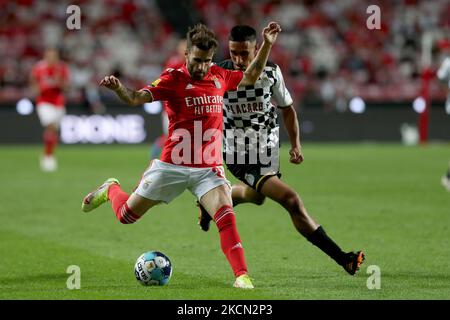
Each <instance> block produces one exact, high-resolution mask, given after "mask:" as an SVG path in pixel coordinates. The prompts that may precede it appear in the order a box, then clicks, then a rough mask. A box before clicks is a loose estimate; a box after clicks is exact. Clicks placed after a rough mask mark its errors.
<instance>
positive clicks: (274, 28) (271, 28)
mask: <svg viewBox="0 0 450 320" xmlns="http://www.w3.org/2000/svg"><path fill="white" fill-rule="evenodd" d="M280 32H281V27H280V25H279V24H278V23H276V22H273V21H272V22H270V23H269V25H268V26H267V27H265V28H264V29H263V32H262V36H263V39H264V41H265V42H268V43H270V44H271V45H272V44H274V43H275V41H276V40H277V37H278V34H279V33H280Z"/></svg>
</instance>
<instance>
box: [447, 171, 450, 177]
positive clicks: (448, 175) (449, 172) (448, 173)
mask: <svg viewBox="0 0 450 320" xmlns="http://www.w3.org/2000/svg"><path fill="white" fill-rule="evenodd" d="M447 179H450V169H449V170H448V171H447Z"/></svg>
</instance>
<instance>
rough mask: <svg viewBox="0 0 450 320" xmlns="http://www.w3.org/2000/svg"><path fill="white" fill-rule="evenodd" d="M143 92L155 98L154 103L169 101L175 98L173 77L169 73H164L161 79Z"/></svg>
mask: <svg viewBox="0 0 450 320" xmlns="http://www.w3.org/2000/svg"><path fill="white" fill-rule="evenodd" d="M141 90H146V91H148V92H150V93H151V94H152V96H153V101H164V100H169V99H170V97H171V96H173V77H172V76H171V74H170V73H169V72H164V73H163V74H162V75H161V77H160V78H158V79H156V80H155V81H153V82H152V83H151V84H149V85H147V86H145V87H143V88H142V89H141Z"/></svg>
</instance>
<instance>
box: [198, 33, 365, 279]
mask: <svg viewBox="0 0 450 320" xmlns="http://www.w3.org/2000/svg"><path fill="white" fill-rule="evenodd" d="M229 49H230V56H231V60H226V61H223V62H222V63H219V64H218V65H219V66H221V67H223V68H225V69H228V70H242V71H245V70H247V68H248V67H249V65H250V62H251V61H252V60H253V58H254V57H255V55H256V54H257V52H258V48H257V44H256V31H255V30H254V29H253V28H252V27H250V26H245V25H244V26H235V27H234V28H233V29H232V30H231V32H230V36H229ZM271 100H273V101H275V103H276V105H277V107H278V108H279V109H281V112H282V116H283V120H284V124H285V127H286V129H287V132H288V135H289V139H290V144H291V149H290V150H289V155H290V162H291V163H293V164H300V163H302V162H303V153H302V148H301V144H300V130H299V125H298V120H297V114H296V112H295V109H294V106H293V100H292V98H291V95H290V94H289V91H288V90H287V88H286V86H285V84H284V80H283V75H282V73H281V70H280V67H279V66H278V65H276V64H274V63H272V62H270V61H269V62H267V64H266V66H265V68H264V71H263V72H262V74H261V76H260V77H259V79H258V81H257V82H256V83H255V84H254V85H252V86H246V87H244V86H239V87H238V88H237V90H232V91H228V92H226V93H225V96H224V130H225V132H224V155H223V158H224V161H225V163H226V165H227V168H228V169H229V170H230V172H231V173H232V174H233V175H234V176H235V177H236V178H238V179H239V180H240V181H241V183H240V184H237V185H233V187H232V198H233V205H234V206H236V205H238V204H240V203H246V202H250V203H254V204H257V205H262V204H263V202H264V200H265V198H266V197H269V198H270V199H272V200H274V201H276V202H278V203H279V204H280V205H281V206H283V207H284V208H285V209H286V210H287V211H288V213H289V214H290V216H291V220H292V222H293V224H294V226H295V228H296V229H297V231H298V232H299V233H300V234H301V235H303V236H304V237H305V238H306V239H308V241H310V242H311V243H313V244H314V245H315V246H317V247H319V248H320V249H321V250H322V251H323V252H325V253H326V254H327V255H328V256H329V257H331V258H332V259H333V260H335V261H336V263H338V264H339V265H341V266H342V267H343V268H344V269H345V270H346V271H347V272H348V273H349V274H351V275H354V274H355V273H356V271H357V270H358V269H359V268H360V265H361V263H362V262H363V261H364V258H365V257H364V253H363V252H362V251H358V252H347V253H346V252H344V251H342V250H341V248H340V247H339V246H338V245H337V244H336V243H335V242H334V241H333V240H332V239H331V238H330V237H329V236H328V235H327V234H326V233H325V230H324V229H323V228H322V226H320V225H319V224H317V223H316V222H315V221H314V220H313V219H312V218H311V217H310V216H309V214H308V212H307V211H306V208H305V206H304V204H303V202H302V200H301V199H300V196H299V195H298V193H297V192H296V191H295V190H294V189H292V187H290V186H289V185H287V184H286V183H285V182H283V181H282V180H281V179H280V176H281V174H280V171H279V159H278V152H279V126H278V121H277V113H276V109H275V106H273V105H272V103H271ZM236 131H240V132H241V133H244V134H245V136H247V139H248V140H247V141H249V142H246V140H244V139H239V135H238V134H236ZM252 136H255V137H259V140H258V142H257V143H255V142H253V143H252V142H250V141H251V140H252ZM262 149H265V151H264V152H265V153H266V155H265V156H266V157H265V159H264V160H265V161H263V160H261V159H260V158H258V159H257V161H253V162H252V156H254V157H253V159H256V158H257V156H259V155H260V154H261V150H262ZM267 159H270V161H267ZM199 207H200V218H199V225H200V227H201V228H202V230H204V231H207V230H208V229H209V222H210V220H211V219H210V217H209V215H207V214H206V211H205V210H204V209H203V208H202V206H201V205H199Z"/></svg>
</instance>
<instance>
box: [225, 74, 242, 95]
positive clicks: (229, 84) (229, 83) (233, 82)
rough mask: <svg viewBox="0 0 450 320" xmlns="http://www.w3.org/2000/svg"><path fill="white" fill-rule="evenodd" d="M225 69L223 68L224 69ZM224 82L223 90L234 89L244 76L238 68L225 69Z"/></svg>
mask: <svg viewBox="0 0 450 320" xmlns="http://www.w3.org/2000/svg"><path fill="white" fill-rule="evenodd" d="M224 70H225V69H224ZM225 71H226V74H225V83H226V88H227V89H226V90H225V91H235V90H237V87H238V85H239V83H240V82H241V80H242V78H243V77H244V72H242V71H240V70H225Z"/></svg>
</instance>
